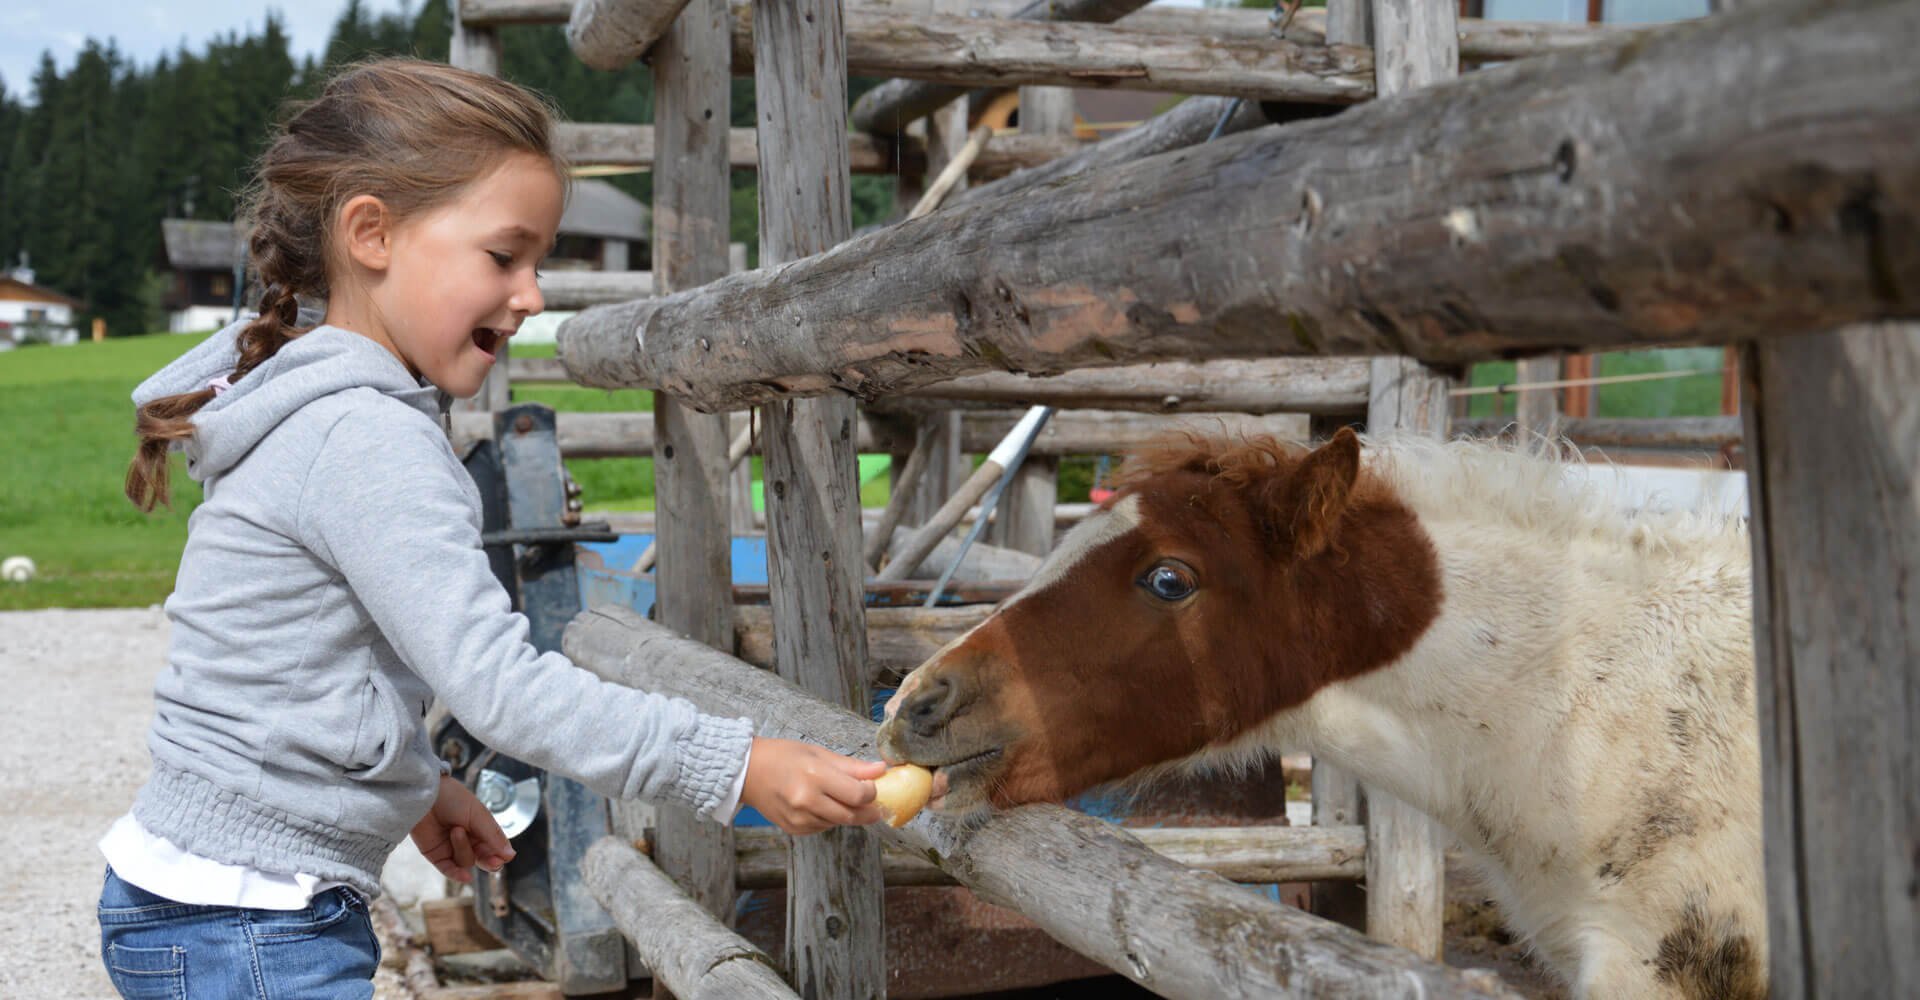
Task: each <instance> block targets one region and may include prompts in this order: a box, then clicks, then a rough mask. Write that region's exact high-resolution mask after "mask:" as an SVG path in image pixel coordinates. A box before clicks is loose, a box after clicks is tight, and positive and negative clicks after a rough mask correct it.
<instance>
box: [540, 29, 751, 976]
mask: <svg viewBox="0 0 1920 1000" xmlns="http://www.w3.org/2000/svg"><path fill="white" fill-rule="evenodd" d="M668 2H669V3H676V2H677V3H684V4H685V10H684V11H682V12H681V14H680V16H679V18H678V19H677V20H673V21H671V22H670V23H666V24H660V25H655V26H653V27H652V28H642V27H633V29H632V30H657V32H659V39H658V40H659V44H658V45H656V46H654V49H653V52H654V59H653V77H654V100H655V106H654V121H655V122H656V123H657V127H658V129H659V140H660V144H661V147H662V150H663V151H664V152H665V153H666V162H665V163H663V164H661V166H660V169H658V170H656V171H655V173H654V181H653V208H654V211H653V228H654V239H653V265H654V267H655V268H656V270H657V272H658V275H659V281H660V286H661V288H662V290H666V291H670V290H673V289H676V288H692V287H695V286H697V285H701V284H704V283H705V282H708V281H711V280H713V279H715V278H718V277H720V276H721V275H724V274H726V273H727V271H728V264H729V261H728V256H729V253H728V250H729V248H728V245H727V212H728V207H729V205H730V199H731V196H732V184H731V174H730V173H729V171H728V170H727V137H726V135H725V134H724V133H722V132H721V131H720V130H719V129H715V128H712V127H710V126H709V121H710V119H719V120H721V121H725V120H727V116H728V114H729V112H728V108H729V107H730V101H731V97H732V86H733V81H732V80H731V79H729V78H728V75H727V74H726V72H725V71H724V70H723V69H722V68H721V66H720V60H722V59H723V58H725V56H724V55H723V53H724V52H725V51H726V44H727V29H726V20H727V18H726V3H725V0H691V2H688V0H668ZM583 6H584V5H583ZM655 9H658V8H655ZM575 17H576V23H577V19H578V18H579V17H580V9H579V8H576V10H575ZM653 414H654V429H655V431H656V440H655V442H654V454H653V481H654V496H655V498H656V500H657V501H658V506H659V509H660V517H659V526H658V527H659V531H658V533H657V534H656V535H655V537H654V541H653V544H651V545H649V546H648V550H647V552H645V553H642V555H641V557H640V560H639V562H641V563H646V562H648V561H649V560H650V559H652V558H654V557H656V556H657V557H658V559H659V563H660V565H659V569H658V571H657V572H656V573H655V574H654V582H655V584H656V585H657V586H656V600H655V603H654V613H655V615H656V616H657V617H658V619H659V621H660V622H661V623H662V624H664V625H666V626H667V627H668V628H671V629H674V630H675V631H678V632H679V633H681V634H682V635H685V636H687V637H688V638H691V639H695V640H697V641H700V642H704V643H706V644H708V645H710V646H715V647H719V648H723V649H724V648H729V647H730V645H731V643H732V641H733V559H732V532H731V531H729V530H728V508H729V502H728V501H729V498H728V486H729V481H730V479H731V478H732V471H733V455H732V449H731V445H730V443H729V440H728V439H729V438H730V437H732V431H731V428H730V427H729V426H728V418H727V416H726V415H725V414H702V413H695V412H693V411H692V410H690V409H688V408H687V407H686V406H685V405H683V404H681V403H680V402H679V401H677V400H674V399H673V398H672V397H669V396H666V395H656V396H654V398H653ZM556 431H557V428H556ZM556 436H557V434H556ZM637 568H638V569H641V570H644V569H646V568H647V567H646V566H637ZM640 811H641V810H637V809H630V808H628V807H626V806H624V805H622V806H617V807H615V809H614V819H615V825H614V830H615V832H616V833H618V834H621V835H623V836H625V837H626V838H627V839H628V840H629V841H631V840H633V839H634V838H636V837H638V836H640V831H641V830H644V829H645V828H646V824H645V818H644V817H643V816H640V815H637V813H639V812H640ZM653 827H654V834H653V844H654V848H653V860H654V863H655V864H657V865H659V869H660V871H661V872H662V873H663V874H665V876H666V877H667V878H669V879H671V880H672V883H673V884H674V885H677V886H679V887H680V888H681V889H682V891H684V892H685V893H686V895H687V898H688V899H689V900H691V901H692V902H693V903H694V904H695V905H697V906H698V907H700V908H701V909H702V910H704V911H705V912H706V913H708V914H711V915H713V916H714V917H716V918H719V919H722V920H725V919H731V917H732V914H733V904H734V900H735V899H736V898H737V897H738V895H739V890H738V888H737V887H736V884H735V879H734V872H733V862H734V850H733V827H732V825H731V824H726V823H714V822H711V821H707V820H703V819H701V818H699V817H698V816H696V815H695V814H694V813H693V811H692V810H689V809H685V808H680V807H675V806H660V807H658V808H657V809H656V810H655V815H654V822H653ZM642 961H643V962H644V963H645V964H646V965H647V966H648V967H649V968H656V966H655V965H654V963H653V962H652V960H651V959H648V958H646V957H644V953H642ZM763 974H764V970H763ZM655 975H656V977H657V978H659V977H660V974H659V973H658V972H656V973H655ZM775 981H776V982H777V981H778V977H775ZM722 982H723V980H721V979H716V980H715V981H713V982H712V983H711V984H705V983H703V984H701V985H702V986H703V987H704V988H706V989H709V990H711V991H712V992H711V994H710V995H721V996H723V995H729V994H727V993H726V992H725V991H724V990H722V989H720V988H719V987H720V986H721V985H722ZM675 989H676V993H677V995H678V996H680V997H683V998H684V997H688V996H690V994H688V993H686V992H682V991H678V988H677V987H676V988H675ZM654 992H655V994H656V995H657V996H661V997H664V996H665V995H666V991H664V990H655V991H654Z"/></svg>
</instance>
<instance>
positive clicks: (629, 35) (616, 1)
mask: <svg viewBox="0 0 1920 1000" xmlns="http://www.w3.org/2000/svg"><path fill="white" fill-rule="evenodd" d="M687 2H688V0H576V2H575V3H574V5H573V10H572V11H571V12H570V13H569V14H568V15H567V45H568V46H569V47H570V48H572V49H573V54H574V55H575V56H578V57H579V59H580V61H581V62H583V63H586V64H587V65H588V66H591V67H593V68H594V69H603V70H616V69H620V68H622V67H624V66H626V65H627V64H628V63H630V62H632V61H633V60H634V59H636V58H639V57H640V56H641V55H644V54H645V53H646V52H647V51H648V50H650V49H652V48H653V43H655V42H657V41H659V40H660V36H662V35H664V34H666V32H667V27H668V26H669V25H671V24H673V20H674V18H676V17H679V16H680V10H681V8H683V7H685V6H686V5H687Z"/></svg>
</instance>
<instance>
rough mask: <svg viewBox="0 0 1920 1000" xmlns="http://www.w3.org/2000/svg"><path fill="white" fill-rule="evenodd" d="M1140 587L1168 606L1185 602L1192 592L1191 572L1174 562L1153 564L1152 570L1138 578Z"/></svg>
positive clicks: (1183, 565)
mask: <svg viewBox="0 0 1920 1000" xmlns="http://www.w3.org/2000/svg"><path fill="white" fill-rule="evenodd" d="M1140 586H1142V587H1145V588H1146V591H1147V593H1149V594H1152V595H1153V596H1155V597H1157V598H1159V599H1160V600H1163V601H1166V602H1168V603H1169V604H1171V603H1173V602H1175V601H1181V600H1185V599H1186V598H1187V597H1188V596H1189V595H1191V594H1192V593H1193V591H1194V588H1195V584H1194V580H1193V570H1191V569H1188V568H1187V566H1186V564H1184V563H1181V562H1177V561H1175V560H1171V559H1169V560H1166V561H1165V562H1160V563H1156V564H1154V566H1153V568H1152V569H1149V570H1147V572H1146V573H1145V574H1144V575H1142V576H1141V577H1140Z"/></svg>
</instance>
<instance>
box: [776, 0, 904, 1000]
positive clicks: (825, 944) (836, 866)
mask: <svg viewBox="0 0 1920 1000" xmlns="http://www.w3.org/2000/svg"><path fill="white" fill-rule="evenodd" d="M752 9H753V12H754V25H753V54H754V70H753V85H754V86H753V92H754V103H755V105H756V107H757V108H758V113H759V116H760V118H759V122H758V127H759V130H760V213H759V214H760V219H759V225H760V257H761V260H763V261H765V262H766V263H767V264H768V265H769V266H774V267H777V266H780V265H782V264H784V263H787V262H789V261H793V260H797V259H799V258H802V257H806V256H808V255H811V254H818V253H821V252H822V251H825V250H827V249H829V248H831V247H833V246H835V245H836V244H838V243H840V242H842V241H843V240H845V239H846V238H847V237H848V236H849V235H850V234H851V233H852V232H853V222H852V214H853V204H852V200H851V196H850V195H849V192H848V183H849V182H848V174H847V114H846V107H847V56H846V48H845V40H846V32H845V29H844V26H843V22H842V14H843V10H842V7H841V0H754V4H753V8H752ZM761 413H762V417H763V419H764V420H765V423H766V431H765V440H766V460H765V477H766V499H767V579H768V584H769V593H770V603H771V605H772V607H773V615H774V620H775V621H776V622H778V623H779V626H780V627H779V628H778V629H777V630H776V631H775V633H774V646H775V648H776V650H777V651H778V656H777V657H776V658H775V664H774V666H775V669H776V670H777V671H778V673H779V675H780V676H781V677H783V678H786V679H788V680H791V681H793V682H794V683H795V684H797V685H798V686H799V687H800V688H801V689H802V690H805V691H806V692H807V693H809V694H811V695H812V696H814V697H816V698H821V699H824V700H825V701H826V702H827V703H828V704H833V705H841V706H847V707H856V708H859V709H862V710H864V709H866V708H867V707H868V704H869V700H868V696H867V677H866V669H867V649H866V645H867V630H866V625H865V614H866V602H865V592H864V590H863V587H862V581H863V580H864V578H865V576H866V572H865V566H864V564H862V562H861V561H860V481H859V479H858V477H857V476H856V474H855V466H856V464H857V459H858V457H859V456H858V455H857V454H856V448H855V446H854V441H853V440H852V437H853V436H852V435H851V434H849V433H847V431H848V430H849V429H850V428H851V426H852V425H853V424H854V423H856V422H857V414H856V413H855V411H854V404H853V401H852V400H851V399H846V398H830V399H786V400H779V401H776V402H774V403H772V404H770V405H768V406H766V407H764V408H763V409H762V411H761ZM885 891H886V887H885V885H884V884H883V883H882V881H881V874H880V842H879V840H878V839H877V838H875V837H874V835H873V834H872V833H871V832H870V831H868V830H865V829H862V828H860V827H845V826H843V827H835V828H833V829H830V830H827V831H825V832H822V833H819V834H815V835H814V836H811V837H804V838H801V839H800V840H798V841H796V842H795V843H794V845H793V864H792V874H791V876H790V881H789V884H788V886H787V925H786V951H785V956H786V960H787V963H788V969H787V974H788V976H789V977H791V980H792V982H793V983H794V985H795V986H796V987H797V988H798V989H799V990H800V992H802V993H804V994H806V995H807V996H809V997H816V996H820V997H842V996H845V997H873V996H882V995H884V994H885V993H886V981H887V963H886V954H885V949H886V939H885V933H884V932H885V922H884V916H885V906H884V895H885Z"/></svg>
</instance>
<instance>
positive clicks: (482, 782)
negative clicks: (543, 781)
mask: <svg viewBox="0 0 1920 1000" xmlns="http://www.w3.org/2000/svg"><path fill="white" fill-rule="evenodd" d="M473 791H474V794H475V795H476V796H478V797H479V799H480V804H481V805H483V806H486V807H487V811H488V812H491V813H493V819H494V822H496V823H499V824H500V831H501V832H502V833H505V834H506V835H507V839H508V840H512V839H513V838H515V837H518V836H520V835H521V834H523V833H525V832H527V829H528V828H529V827H531V826H533V820H534V817H536V816H538V815H540V779H539V778H526V779H523V780H521V781H514V780H513V779H512V778H509V777H507V776H506V775H504V774H501V773H500V772H499V771H492V770H483V771H481V772H480V779H479V780H478V781H476V782H475V783H474V790H473Z"/></svg>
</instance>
